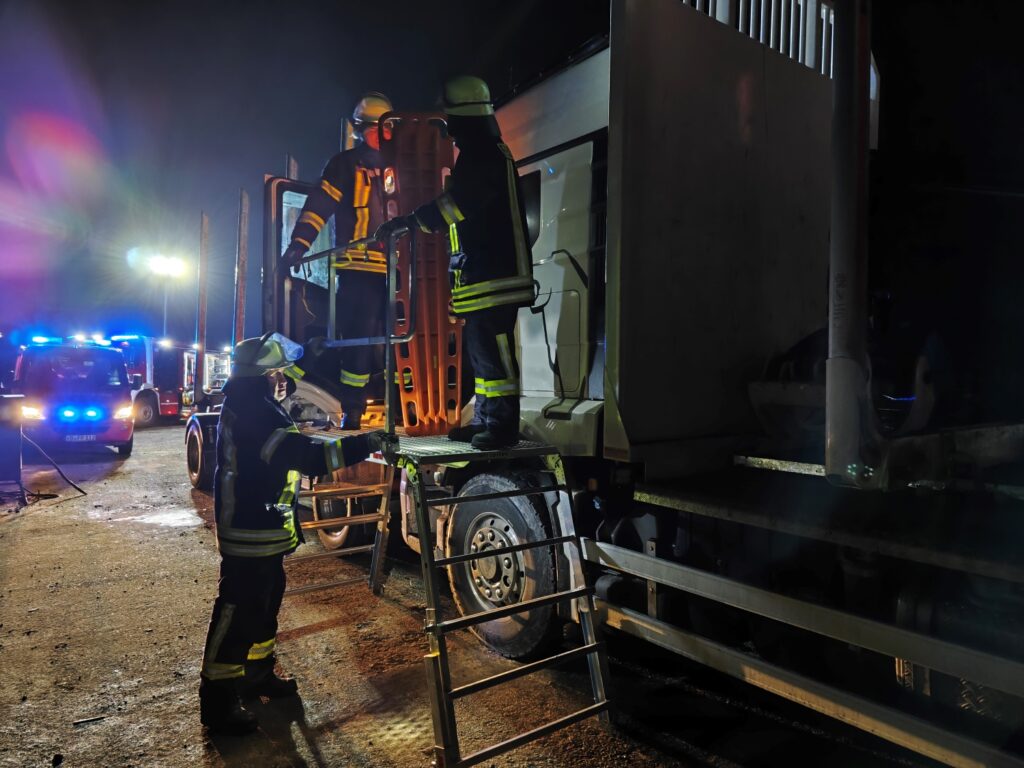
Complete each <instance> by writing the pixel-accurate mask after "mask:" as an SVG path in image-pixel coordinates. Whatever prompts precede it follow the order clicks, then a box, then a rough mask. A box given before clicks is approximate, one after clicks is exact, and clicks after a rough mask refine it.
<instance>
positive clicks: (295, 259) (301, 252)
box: [281, 242, 307, 269]
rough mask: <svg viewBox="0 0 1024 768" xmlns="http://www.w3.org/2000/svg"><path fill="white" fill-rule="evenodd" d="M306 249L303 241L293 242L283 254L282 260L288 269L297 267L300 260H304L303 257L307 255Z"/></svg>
mask: <svg viewBox="0 0 1024 768" xmlns="http://www.w3.org/2000/svg"><path fill="white" fill-rule="evenodd" d="M306 250H307V249H306V246H304V245H303V244H302V243H299V242H293V243H292V244H291V245H289V246H288V248H287V250H285V252H284V254H283V255H282V256H281V261H282V262H283V263H284V265H285V266H286V267H287V268H288V269H291V268H292V267H297V266H298V265H299V262H300V261H302V258H303V257H304V256H305V255H306Z"/></svg>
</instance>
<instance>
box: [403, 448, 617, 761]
mask: <svg viewBox="0 0 1024 768" xmlns="http://www.w3.org/2000/svg"><path fill="white" fill-rule="evenodd" d="M533 457H543V458H544V459H545V461H546V463H547V465H548V466H549V468H551V470H552V476H553V478H554V482H552V483H549V484H546V485H542V486H541V487H537V488H529V489H516V490H513V491H505V492H496V493H485V494H476V495H465V496H461V495H454V496H443V497H436V496H435V497H428V495H427V492H426V489H425V487H424V483H423V479H422V476H421V469H422V468H424V467H425V466H437V465H446V466H464V465H467V464H470V463H476V462H494V461H506V460H515V459H523V458H533ZM393 460H394V463H395V465H396V466H399V467H401V468H402V469H404V470H405V471H406V474H407V475H408V478H409V482H410V485H411V487H412V494H413V499H414V501H415V506H416V523H417V529H418V530H420V531H429V530H430V508H431V507H436V506H445V505H448V504H455V503H465V502H472V501H487V500H492V499H500V498H511V497H514V496H524V495H534V494H548V493H556V494H557V495H558V496H557V498H558V502H557V505H556V511H557V515H556V522H557V525H558V530H556V531H555V532H554V535H553V536H552V537H551V538H547V539H542V540H539V541H529V542H523V543H520V544H515V545H513V546H506V547H501V548H500V549H498V550H497V551H498V552H500V553H502V554H506V553H512V552H521V551H525V550H528V549H538V548H541V547H552V548H556V547H560V548H561V549H562V551H563V553H564V555H565V557H566V559H567V560H568V563H569V566H570V573H569V576H570V578H569V588H568V589H565V590H562V591H556V592H554V593H553V594H550V595H543V596H541V597H537V598H533V599H529V600H522V601H520V602H517V603H512V604H509V605H503V606H499V607H495V608H493V609H489V610H484V611H480V612H477V613H472V614H469V615H466V616H461V617H458V618H450V619H444V618H443V617H442V616H441V608H440V592H439V590H440V584H439V580H440V569H442V568H446V567H448V566H451V565H456V564H459V563H465V562H469V561H472V560H482V559H485V558H489V557H495V554H494V552H495V550H493V549H492V550H484V551H481V552H468V553H464V554H458V555H451V556H445V554H444V552H442V551H441V550H440V549H437V548H435V547H434V546H431V544H430V542H429V541H428V540H427V539H426V538H425V539H424V541H423V544H422V546H421V547H420V562H421V566H422V569H423V583H424V586H425V588H426V605H427V608H426V620H425V623H424V630H425V632H426V634H427V638H428V641H429V644H430V652H429V653H428V655H427V656H426V658H425V663H426V672H427V687H428V695H429V698H430V710H431V717H432V719H433V723H434V747H433V753H434V764H435V766H437V768H463V767H464V766H470V765H477V764H478V763H482V762H484V761H487V760H490V759H492V758H494V757H496V756H498V755H500V754H503V753H505V752H508V751H510V750H512V749H515V748H516V747H520V746H522V745H524V744H527V743H529V742H531V741H534V740H535V739H539V738H541V737H542V736H546V735H548V734H550V733H554V732H555V731H558V730H561V729H562V728H565V727H566V726H569V725H572V724H573V723H577V722H579V721H581V720H585V719H587V718H589V717H592V716H598V717H599V718H601V719H602V720H604V721H605V722H607V719H608V711H609V700H608V696H607V689H606V680H607V677H608V672H607V669H608V667H607V658H606V656H605V652H604V646H603V644H602V643H600V642H598V640H597V634H596V629H595V626H594V618H593V617H594V614H593V611H594V604H593V590H592V589H591V587H590V586H589V585H588V584H587V583H586V580H585V575H584V571H583V566H582V550H581V548H580V540H579V537H578V536H577V535H576V532H575V529H574V527H573V518H572V509H571V503H572V502H571V497H570V495H569V493H568V492H567V490H566V486H565V478H564V474H563V473H562V471H561V459H560V457H559V456H558V453H557V451H556V449H555V448H553V447H551V446H548V445H543V444H541V443H534V442H528V441H525V440H522V441H519V442H518V443H516V444H515V445H512V446H509V447H507V448H503V449H500V450H490V451H482V450H479V449H476V448H474V447H473V446H471V445H470V444H468V443H459V442H454V441H452V440H448V439H447V438H444V437H401V438H400V439H399V446H398V451H397V453H396V455H395V456H394V457H393ZM556 603H569V604H570V605H571V606H572V608H573V611H574V614H575V615H576V616H578V617H579V622H580V626H581V628H582V635H583V644H582V645H581V646H580V647H578V648H574V649H572V650H569V651H563V652H561V653H557V654H554V655H552V656H549V657H547V658H543V659H539V660H537V661H534V662H532V663H529V664H523V665H522V666H519V667H516V668H514V669H510V670H508V671H506V672H502V673H499V674H496V675H493V676H491V677H488V678H485V679H482V680H477V681H474V682H471V683H467V684H464V685H460V686H457V687H453V685H452V680H451V671H450V667H449V663H448V644H447V635H448V634H449V633H451V632H454V631H456V630H459V629H468V628H470V627H473V626H476V625H478V624H482V623H484V622H487V621H493V620H495V619H498V618H502V617H505V616H512V615H515V614H518V613H523V612H525V611H528V610H531V609H533V608H536V607H539V606H542V605H553V604H556ZM584 657H585V658H586V659H587V663H588V667H589V671H590V682H591V689H592V695H593V704H591V705H589V706H586V707H584V708H582V709H580V710H578V711H576V712H573V713H571V714H569V715H566V716H564V717H561V718H558V719H557V720H553V721H551V722H549V723H546V724H545V725H542V726H540V727H538V728H534V729H532V730H529V731H526V732H524V733H521V734H518V735H515V736H512V737H510V738H508V739H505V740H504V741H502V742H500V743H498V744H495V745H493V746H490V747H486V748H484V749H481V750H478V751H476V752H474V753H472V754H469V755H463V754H462V751H461V748H460V746H459V734H458V724H457V723H456V718H455V707H454V703H455V701H456V700H458V699H461V698H464V697H466V696H470V695H472V694H475V693H479V692H480V691H484V690H487V689H490V688H493V687H495V686H498V685H501V684H503V683H507V682H510V681H512V680H516V679H519V678H522V677H525V676H527V675H529V674H531V673H533V672H536V671H539V670H542V669H547V668H550V667H553V666H555V665H557V664H561V663H563V662H566V661H569V660H572V659H578V658H584Z"/></svg>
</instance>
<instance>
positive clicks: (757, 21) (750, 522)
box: [189, 0, 1024, 765]
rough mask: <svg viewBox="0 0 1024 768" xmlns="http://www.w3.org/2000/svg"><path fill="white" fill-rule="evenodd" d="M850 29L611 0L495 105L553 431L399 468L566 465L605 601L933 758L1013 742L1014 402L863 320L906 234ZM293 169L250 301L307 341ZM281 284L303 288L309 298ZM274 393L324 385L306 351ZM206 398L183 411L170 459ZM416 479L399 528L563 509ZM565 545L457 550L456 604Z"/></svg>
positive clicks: (516, 593)
mask: <svg viewBox="0 0 1024 768" xmlns="http://www.w3.org/2000/svg"><path fill="white" fill-rule="evenodd" d="M870 28H871V15H870V9H869V7H868V3H867V2H866V0H848V1H846V2H835V3H826V2H816V0H796V1H790V0H762V1H761V2H758V1H757V0H751V2H747V1H746V0H740V2H732V3H729V2H723V0H719V2H717V3H715V2H711V3H702V2H694V3H687V2H679V1H678V0H644V1H643V2H641V1H640V0H613V2H612V3H611V22H610V33H609V35H608V37H607V38H606V39H602V40H598V41H595V42H594V44H593V45H591V46H589V47H588V48H587V49H585V50H583V51H580V52H578V55H576V56H575V57H574V58H573V59H572V60H571V61H569V62H568V63H567V64H566V65H565V66H564V67H562V68H560V69H559V70H557V71H555V72H549V73H545V75H544V76H543V77H541V78H538V80H537V81H536V82H533V83H528V84H524V85H523V86H521V87H520V88H518V89H517V90H516V91H515V93H514V95H513V96H512V97H511V98H509V99H508V100H506V101H505V102H504V103H502V104H501V105H500V108H499V109H498V110H497V118H498V121H499V123H500V125H501V128H502V132H503V136H504V140H505V141H506V143H507V144H508V146H509V147H510V149H511V150H512V153H513V155H514V157H515V158H516V159H517V167H518V170H519V174H520V181H521V188H522V194H523V198H524V206H525V207H526V211H527V220H528V225H529V229H530V232H529V236H530V240H531V244H532V249H533V259H534V263H533V269H534V278H535V282H536V293H537V297H536V300H535V301H534V304H533V306H532V307H530V308H529V309H523V310H521V312H520V317H519V324H518V329H517V351H518V353H519V359H520V365H521V368H522V423H521V429H522V433H523V434H524V436H525V437H527V438H528V439H530V440H532V441H536V442H537V443H543V444H545V445H550V446H555V447H556V448H557V449H558V454H559V456H560V459H561V460H560V463H559V466H557V467H555V466H553V465H552V464H551V463H550V462H547V463H545V462H542V461H540V460H539V459H536V458H532V459H531V458H523V459H519V458H516V457H515V456H514V455H510V457H509V458H508V460H507V461H505V462H503V463H498V464H495V463H490V464H487V465H486V466H485V468H483V469H479V468H475V467H480V466H481V465H479V464H470V465H468V466H451V465H446V466H441V465H439V466H437V467H436V468H434V470H435V471H433V472H430V473H422V472H421V475H423V476H425V477H426V478H427V479H426V482H428V483H430V482H432V483H433V484H434V485H435V486H436V490H437V493H438V495H439V496H444V497H446V498H448V497H459V496H479V495H487V494H491V495H500V494H501V493H504V492H507V491H509V490H510V489H517V488H518V489H522V490H523V491H524V493H526V492H528V491H529V490H530V488H537V487H548V486H550V485H551V483H552V482H553V480H552V476H553V475H557V476H558V478H559V479H560V480H562V481H564V483H565V484H566V485H567V486H568V487H569V488H570V489H571V493H572V497H573V508H574V522H575V528H576V531H577V532H579V533H580V535H581V536H582V537H583V551H584V555H585V560H586V565H587V568H588V572H589V574H590V578H591V580H593V581H594V582H595V583H596V593H597V598H598V600H597V607H598V617H599V619H600V620H601V623H602V624H603V626H604V627H606V628H607V629H608V630H609V631H613V632H623V633H627V634H631V635H635V636H638V637H640V638H643V639H645V640H648V641H650V642H652V643H654V644H656V645H659V646H661V647H663V648H666V649H668V650H671V651H673V652H676V653H679V654H681V655H683V656H685V657H687V658H690V659H692V660H695V661H697V662H700V663H702V664H706V665H708V666H710V667H713V668H715V669H717V670H719V671H721V672H723V673H725V674H728V675H732V676H735V677H738V678H740V679H742V680H745V681H747V682H749V683H751V684H753V685H756V686H759V687H761V688H764V689H766V690H769V691H772V692H774V693H776V694H779V695H780V696H783V697H786V698H788V699H791V700H794V701H797V702H799V703H801V704H803V705H805V706H808V707H810V708H812V709H815V710H817V711H819V712H822V713H825V714H827V715H829V716H832V717H835V718H837V719H839V720H841V721H843V722H845V723H848V724H851V725H854V726H856V727H859V728H862V729H864V730H866V731H869V732H871V733H874V734H876V735H878V736H880V737H882V738H884V739H887V740H889V741H891V742H894V743H897V744H900V745H902V746H905V747H907V748H909V749H912V750H915V751H917V752H919V753H921V754H923V755H926V756H929V757H931V758H934V759H936V760H939V761H942V762H946V763H949V764H951V765H982V764H984V765H1022V764H1024V763H1022V757H1021V751H1022V745H1021V728H1022V724H1024V705H1022V697H1024V658H1022V657H1024V650H1022V648H1024V646H1022V644H1021V643H1020V637H1021V636H1022V629H1024V610H1022V609H1024V586H1022V585H1024V567H1022V566H1021V564H1020V558H1019V542H1020V541H1022V535H1024V530H1022V521H1024V517H1022V513H1024V506H1022V489H1021V488H1020V487H1019V486H1018V485H1017V484H1016V482H1015V478H1017V477H1019V474H1020V469H1021V461H1022V458H1024V452H1022V448H1024V424H1022V423H1021V422H1020V421H1019V418H1020V414H1019V413H1016V412H1015V411H1014V409H1013V407H1009V408H1004V409H1000V408H998V407H996V406H994V405H992V406H991V407H977V406H978V402H977V400H978V397H979V396H980V397H982V398H983V397H984V393H985V392H991V391H998V390H999V384H998V378H999V372H998V371H997V372H994V373H993V374H992V376H993V381H995V382H996V383H995V384H991V385H990V386H988V387H986V382H985V381H981V383H980V384H979V383H978V377H977V376H974V375H973V374H972V377H973V378H972V377H969V376H961V377H959V378H958V377H957V376H956V375H954V372H955V367H956V366H955V359H956V355H955V354H954V353H952V352H951V351H950V350H951V349H952V348H953V347H955V344H952V345H951V344H950V343H949V341H948V340H947V339H944V338H943V334H942V333H941V332H940V331H939V330H935V329H927V330H926V332H922V333H916V334H909V335H908V334H907V333H905V332H904V330H905V325H904V324H900V323H897V322H889V323H888V324H887V322H886V320H887V319H888V320H890V321H891V320H892V318H893V317H896V316H899V307H900V297H899V296H897V297H896V298H895V299H894V297H893V289H892V285H895V284H896V282H895V281H890V282H889V283H888V290H887V280H889V278H890V277H891V276H892V275H894V274H898V273H899V269H898V264H899V258H900V257H901V256H902V255H904V254H899V253H897V254H895V255H892V254H891V253H890V252H887V251H885V250H884V249H875V248H869V243H873V242H874V240H873V239H872V237H871V236H870V235H871V233H872V231H873V229H872V228H873V227H875V224H874V222H873V219H872V216H873V212H874V211H876V210H877V206H876V205H875V202H876V198H877V196H878V188H877V184H876V182H875V181H874V180H873V178H872V175H871V163H879V164H881V161H879V160H878V158H879V157H881V156H882V153H884V151H885V148H884V146H882V147H880V148H879V149H876V147H877V146H878V143H877V132H878V120H879V114H883V115H884V113H885V109H886V106H885V100H884V97H882V96H880V94H882V93H884V81H882V80H880V76H884V73H880V72H879V70H878V69H877V68H876V66H875V62H874V59H873V56H872V51H871V47H870ZM391 119H392V120H400V119H401V114H400V113H399V114H398V115H397V116H392V117H391ZM387 122H388V119H387V118H386V119H385V120H384V127H383V128H382V130H386V125H387ZM437 122H438V124H439V127H440V126H441V125H442V124H443V120H441V119H440V118H439V119H438V120H437ZM392 170H393V172H394V173H395V174H396V177H397V179H398V180H399V184H400V181H401V178H402V168H401V167H396V168H394V169H392ZM445 170H446V169H444V168H441V169H440V171H441V172H440V173H438V177H437V179H436V182H437V187H438V190H440V188H441V186H442V177H443V175H444V173H443V172H444V171H445ZM309 188H310V185H304V184H302V183H301V182H297V181H295V180H291V179H283V178H273V179H270V180H269V181H268V182H267V188H266V190H267V191H266V201H265V203H266V208H265V221H264V270H263V274H264V281H263V286H262V288H263V325H264V331H273V330H277V331H282V332H284V333H286V334H288V335H291V336H293V337H294V338H296V339H297V340H299V341H302V342H307V341H309V338H307V337H309V336H310V334H314V333H316V334H323V333H325V332H326V333H327V335H328V337H329V338H336V335H335V336H333V337H332V334H331V331H332V330H333V322H332V320H331V318H330V317H328V315H329V314H330V306H331V304H332V303H333V299H332V290H333V286H334V284H335V280H336V279H337V278H336V276H335V274H334V273H333V272H330V271H326V270H325V271H322V272H319V271H314V272H312V273H308V274H299V273H297V272H296V273H291V274H286V273H285V272H284V271H283V270H281V269H280V268H279V267H278V262H279V257H280V254H281V253H282V251H283V247H284V246H285V245H287V237H288V233H289V231H290V224H289V223H288V222H289V219H288V216H289V214H288V209H289V206H290V207H291V208H292V209H293V210H294V209H295V207H296V206H298V207H299V208H301V195H302V194H303V190H308V189H309ZM296 196H298V197H296ZM958 210H959V209H957V208H955V207H949V208H948V209H947V210H946V213H947V214H948V215H949V216H956V215H958ZM406 212H407V211H404V210H394V211H391V210H389V215H397V214H399V213H406ZM887 226H889V227H892V226H893V225H892V222H891V221H889V223H888V224H887ZM875 228H876V229H877V227H875ZM329 245H330V244H329V243H325V244H322V246H321V247H329ZM961 258H964V259H969V258H970V257H969V256H967V255H961ZM341 279H344V278H343V277H342V278H341ZM900 285H901V289H900V290H902V291H904V292H906V291H907V290H908V289H907V284H906V283H903V284H900ZM932 285H933V283H931V282H929V281H922V282H921V284H920V285H919V286H918V287H917V288H916V290H918V291H921V292H925V293H926V292H927V291H928V290H930V286H932ZM909 290H910V292H911V293H912V292H913V290H914V288H913V286H911V288H910V289H909ZM901 295H902V294H901ZM300 298H301V302H302V305H303V307H304V311H307V312H312V313H313V315H319V317H318V319H316V321H315V322H310V320H309V318H308V317H307V318H305V320H304V321H303V323H302V325H301V327H299V326H298V324H297V322H296V317H297V315H296V309H295V308H296V307H297V306H298V303H299V301H300ZM918 298H920V297H918ZM911 303H912V302H911ZM894 307H895V309H894ZM453 338H454V337H453ZM908 339H909V340H908ZM453 343H454V342H453ZM951 358H952V359H953V360H954V362H953V363H951V362H950V361H951ZM972 361H973V362H972ZM974 363H976V358H970V359H968V360H967V362H965V363H964V365H965V367H967V368H971V365H974ZM971 370H972V371H975V372H976V371H978V370H981V371H982V374H981V376H982V378H984V373H985V372H984V370H983V369H981V368H978V367H977V366H975V368H971ZM968 378H971V380H972V381H973V382H974V384H973V385H972V386H962V385H961V384H962V381H963V380H965V379H968ZM314 379H315V377H314ZM978 393H981V395H979V394H978ZM463 399H464V398H463V397H461V396H458V397H457V402H456V401H452V402H449V408H448V417H449V419H450V420H451V421H455V420H457V419H459V418H465V416H466V414H465V413H462V414H461V415H460V412H459V411H460V407H461V406H462V405H463V402H462V401H463ZM290 405H291V406H292V407H293V408H294V409H296V410H295V412H296V413H301V414H305V415H309V414H314V415H315V417H318V418H320V419H321V421H328V420H331V421H334V422H335V423H337V420H338V418H339V416H340V413H341V406H340V403H339V402H338V400H337V397H336V395H335V394H334V393H332V392H331V386H330V382H329V381H328V382H327V383H322V382H321V383H317V381H315V380H310V381H305V382H304V383H300V385H299V387H298V389H297V391H296V393H295V395H293V399H292V402H291V404H290ZM968 406H971V407H968ZM214 425H215V416H202V415H200V416H198V417H195V418H194V420H193V421H192V422H190V426H189V435H190V440H192V442H190V450H189V456H190V472H192V474H193V480H194V482H195V481H196V480H197V478H198V476H199V473H198V470H197V464H196V462H198V461H201V460H202V456H203V455H204V453H207V459H206V462H207V463H208V461H209V458H208V451H209V450H210V446H211V439H212V434H213V432H212V430H213V429H214ZM408 488H409V484H408V483H405V482H403V483H402V486H401V487H400V488H399V489H397V493H398V494H399V496H400V497H401V501H402V503H401V516H402V520H401V529H402V536H403V538H404V540H405V542H406V543H407V544H408V545H409V546H410V547H411V548H412V549H413V550H415V551H420V550H421V548H422V547H424V546H430V547H432V548H434V549H435V551H438V552H441V553H443V556H444V557H448V558H450V557H458V556H459V555H463V554H465V553H467V552H470V551H473V548H474V547H475V546H478V545H479V544H480V542H484V541H496V542H498V543H497V544H490V545H487V546H491V547H501V546H504V547H514V546H516V545H518V544H521V543H523V542H529V541H531V540H533V539H539V538H545V537H547V536H550V535H551V534H552V533H553V532H555V531H556V530H557V527H558V524H557V514H556V510H555V509H554V505H555V503H556V499H555V494H551V493H546V494H534V495H521V496H514V497H506V498H494V499H492V500H490V501H479V500H477V501H473V502H469V503H459V502H457V501H455V502H453V503H450V504H440V505H437V506H435V507H433V508H432V509H433V517H432V519H431V525H430V530H429V531H426V530H419V529H418V525H417V521H416V517H415V515H414V514H413V509H414V506H415V505H414V504H413V499H412V498H411V496H410V492H409V490H408ZM568 571H569V567H568V565H567V563H566V561H565V559H564V558H563V557H561V556H560V555H557V554H553V555H551V556H550V557H548V556H545V555H543V554H540V553H538V552H536V551H525V550H524V551H517V552H513V553H511V554H510V555H508V556H495V557H493V558H491V559H490V560H486V561H480V560H476V561H467V562H460V563H457V564H454V565H451V566H449V567H448V569H447V572H448V578H449V583H450V586H451V590H452V593H453V596H454V598H455V602H456V604H457V606H458V607H459V610H460V611H462V612H463V613H467V614H468V613H475V612H479V611H481V610H484V609H488V608H495V607H500V606H506V605H511V604H514V603H515V602H517V601H522V600H528V599H533V598H536V597H538V596H543V595H545V594H548V593H551V592H554V591H556V590H558V589H560V588H564V585H565V584H566V583H568V580H569V578H570V575H569V573H568ZM573 618H574V617H573V615H572V614H571V612H560V611H559V610H558V609H556V608H555V607H554V606H552V605H544V606H541V607H538V608H536V609H531V610H529V611H527V612H524V613H520V614H516V615H514V616H508V617H504V618H500V619H496V620H494V621H491V622H488V623H485V624H483V625H480V626H478V627H477V628H476V629H474V631H475V632H476V634H477V635H478V636H479V637H480V639H481V640H482V641H483V642H485V643H486V644H488V645H489V646H490V647H492V648H493V649H495V650H496V651H498V652H499V653H502V654H504V655H506V656H508V657H510V658H515V659H524V660H525V659H529V658H531V657H534V656H536V655H537V654H538V653H539V652H540V650H541V649H542V648H543V647H544V646H545V645H546V644H550V643H552V642H556V641H557V638H558V637H559V636H560V634H559V631H558V630H559V627H560V624H561V622H563V621H566V620H572V619H573Z"/></svg>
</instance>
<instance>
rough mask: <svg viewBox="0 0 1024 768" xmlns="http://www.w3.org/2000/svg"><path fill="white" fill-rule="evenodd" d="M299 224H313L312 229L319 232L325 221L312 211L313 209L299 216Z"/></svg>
mask: <svg viewBox="0 0 1024 768" xmlns="http://www.w3.org/2000/svg"><path fill="white" fill-rule="evenodd" d="M299 224H311V225H313V229H315V230H316V231H317V232H319V231H320V230H321V229H323V228H324V224H326V222H325V221H324V220H323V218H322V217H320V216H318V215H317V214H315V213H313V211H306V212H305V213H303V214H302V215H301V216H300V217H299Z"/></svg>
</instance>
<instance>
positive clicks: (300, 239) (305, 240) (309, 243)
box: [295, 237, 313, 250]
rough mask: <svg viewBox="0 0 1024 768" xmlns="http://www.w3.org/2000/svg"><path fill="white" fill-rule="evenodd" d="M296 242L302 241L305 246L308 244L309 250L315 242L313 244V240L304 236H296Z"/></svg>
mask: <svg viewBox="0 0 1024 768" xmlns="http://www.w3.org/2000/svg"><path fill="white" fill-rule="evenodd" d="M295 242H296V243H302V244H303V245H304V246H306V248H307V250H308V249H309V248H312V247H313V244H312V243H311V242H309V240H307V239H306V238H304V237H296V238H295Z"/></svg>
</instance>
